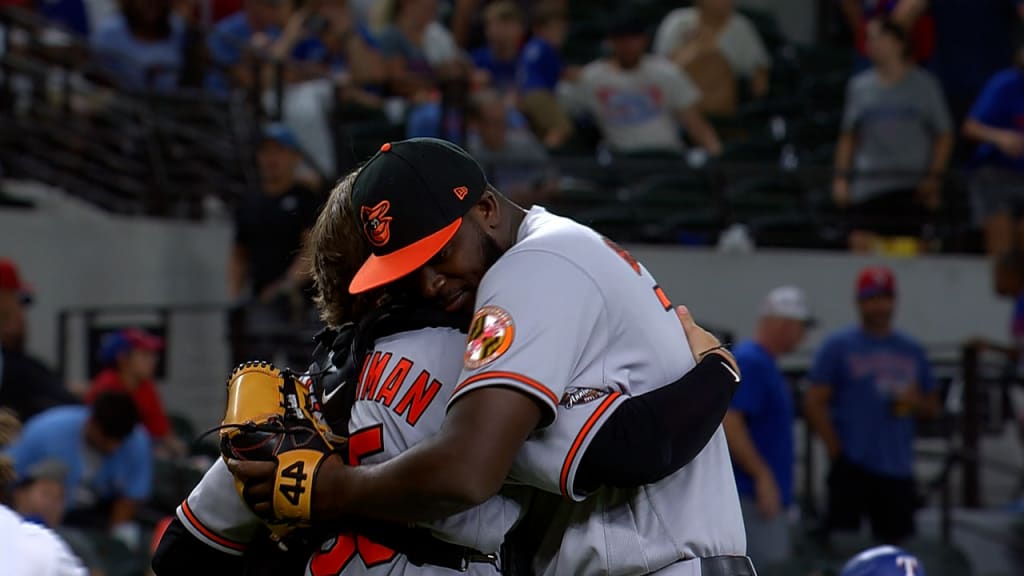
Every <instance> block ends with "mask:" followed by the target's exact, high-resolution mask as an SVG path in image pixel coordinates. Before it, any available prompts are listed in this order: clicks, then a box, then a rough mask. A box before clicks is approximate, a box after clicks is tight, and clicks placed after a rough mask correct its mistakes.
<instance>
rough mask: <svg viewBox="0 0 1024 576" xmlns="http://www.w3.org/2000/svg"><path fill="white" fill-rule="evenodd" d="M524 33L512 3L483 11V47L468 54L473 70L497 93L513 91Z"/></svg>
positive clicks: (520, 16) (502, 0) (500, 2)
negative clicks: (479, 73)
mask: <svg viewBox="0 0 1024 576" xmlns="http://www.w3.org/2000/svg"><path fill="white" fill-rule="evenodd" d="M525 34H526V30H525V27H524V23H523V13H522V11H520V10H519V6H518V5H517V4H516V3H515V2H513V1H512V0H498V1H497V2H492V3H490V4H488V5H487V8H486V9H485V10H484V35H485V36H486V38H487V45H486V46H481V47H480V48H477V49H476V50H473V52H472V53H470V58H471V59H472V60H473V66H475V67H476V69H477V71H479V72H484V73H486V77H487V82H486V84H488V85H490V86H491V87H493V88H495V89H497V90H498V91H499V92H501V93H508V92H511V91H514V90H515V88H516V74H517V70H518V66H519V55H520V53H521V52H522V49H523V37H524V36H525Z"/></svg>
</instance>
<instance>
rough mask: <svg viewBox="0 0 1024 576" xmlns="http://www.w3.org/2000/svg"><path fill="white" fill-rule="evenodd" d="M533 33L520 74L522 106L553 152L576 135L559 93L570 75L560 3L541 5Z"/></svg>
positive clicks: (520, 101) (518, 83) (518, 82)
mask: <svg viewBox="0 0 1024 576" xmlns="http://www.w3.org/2000/svg"><path fill="white" fill-rule="evenodd" d="M532 30H533V37H532V38H531V39H530V41H529V42H527V43H526V45H525V46H524V47H523V50H522V54H521V55H520V57H519V64H518V68H517V72H516V75H517V86H518V91H519V106H520V109H521V110H522V111H523V114H524V115H525V117H526V119H527V121H529V123H530V128H531V129H532V130H533V133H534V134H536V136H537V138H538V139H539V140H540V141H541V142H543V143H544V145H545V146H546V147H548V148H549V149H556V148H561V147H562V146H563V145H565V144H566V142H568V140H569V138H570V137H572V133H573V125H572V120H571V119H570V118H569V116H568V114H567V113H566V111H565V109H564V108H563V106H562V104H561V103H560V102H559V101H558V99H557V97H556V92H555V90H556V88H557V87H558V82H559V80H560V79H561V78H562V75H563V73H564V72H566V71H565V70H564V66H563V64H562V54H561V52H562V44H564V43H565V37H566V34H567V33H568V32H567V31H568V22H567V21H566V13H565V9H564V8H563V7H561V6H559V5H558V4H542V5H540V6H538V7H537V8H536V9H535V10H534V12H533V18H532ZM569 76H570V79H571V78H572V77H574V76H573V75H572V74H569Z"/></svg>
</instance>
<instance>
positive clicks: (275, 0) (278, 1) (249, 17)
mask: <svg viewBox="0 0 1024 576" xmlns="http://www.w3.org/2000/svg"><path fill="white" fill-rule="evenodd" d="M290 14H291V6H290V0H245V9H244V10H242V11H241V12H237V13H235V14H233V15H231V16H228V17H227V18H224V19H223V20H221V21H220V22H218V23H217V25H216V26H214V28H213V30H212V31H211V32H210V36H209V38H208V39H207V48H208V49H209V51H210V57H211V59H212V60H213V64H214V65H215V66H216V67H217V68H218V70H215V71H213V72H211V73H210V74H209V75H208V76H207V79H206V85H207V88H209V89H211V90H214V91H218V92H225V91H227V90H228V89H229V87H230V86H231V83H230V82H229V79H230V80H231V81H233V82H234V83H235V84H237V85H239V86H243V87H246V86H251V85H253V83H254V82H255V80H256V78H254V77H253V70H252V64H251V63H250V62H249V61H248V59H247V57H252V56H254V55H260V54H262V55H266V54H268V53H269V51H270V49H271V47H272V45H273V43H274V41H276V40H277V39H278V38H279V37H280V36H281V30H282V29H283V28H284V25H285V24H286V23H287V22H288V16H289V15H290ZM224 74H227V76H225V75H224Z"/></svg>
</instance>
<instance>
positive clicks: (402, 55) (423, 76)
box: [378, 0, 462, 100]
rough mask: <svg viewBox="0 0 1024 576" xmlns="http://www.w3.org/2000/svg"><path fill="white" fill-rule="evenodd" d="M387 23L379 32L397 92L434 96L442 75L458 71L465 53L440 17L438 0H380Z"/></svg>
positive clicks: (381, 47)
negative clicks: (439, 19)
mask: <svg viewBox="0 0 1024 576" xmlns="http://www.w3.org/2000/svg"><path fill="white" fill-rule="evenodd" d="M380 9H381V10H382V12H383V19H384V25H383V28H382V29H381V31H380V32H379V33H378V42H379V44H380V49H381V52H382V53H383V54H384V57H385V58H386V59H387V65H388V69H389V74H388V75H389V78H390V80H391V82H392V89H393V91H394V92H395V93H397V94H399V95H402V96H406V97H410V98H412V99H413V100H424V99H430V98H432V96H431V93H432V92H433V91H434V90H435V89H436V88H437V82H438V80H439V79H441V78H443V77H446V76H451V75H457V74H458V73H459V72H460V67H461V65H462V62H461V60H462V53H461V52H460V51H459V47H458V46H457V45H456V44H455V40H454V39H453V38H452V36H451V33H450V32H448V30H447V29H445V28H444V27H443V26H441V24H440V23H439V22H438V21H437V10H438V3H437V0H393V1H392V2H390V3H388V2H381V8H380Z"/></svg>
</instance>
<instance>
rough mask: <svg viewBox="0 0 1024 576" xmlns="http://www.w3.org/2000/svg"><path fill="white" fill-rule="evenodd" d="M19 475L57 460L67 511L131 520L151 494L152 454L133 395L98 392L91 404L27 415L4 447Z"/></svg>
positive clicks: (112, 523)
mask: <svg viewBox="0 0 1024 576" xmlns="http://www.w3.org/2000/svg"><path fill="white" fill-rule="evenodd" d="M8 453H9V455H10V456H11V459H12V460H13V461H14V466H15V469H16V470H17V473H18V475H19V477H25V476H27V475H28V474H29V472H30V471H31V470H32V469H33V467H34V466H36V465H37V464H39V463H41V462H44V461H57V462H61V463H62V464H63V465H64V466H65V468H66V470H67V475H66V476H65V479H64V497H65V500H66V502H65V503H66V509H67V510H68V512H69V513H74V512H80V513H87V512H89V511H97V510H103V509H106V505H110V508H109V510H110V511H109V515H110V516H109V522H105V523H104V524H106V525H110V526H117V525H119V524H124V523H128V522H131V521H132V520H133V517H134V513H135V509H136V506H137V504H138V503H139V502H142V501H144V500H146V499H147V498H149V494H150V490H151V488H152V479H153V459H152V458H153V457H152V453H151V449H150V440H149V436H147V435H146V432H145V430H144V429H143V428H142V427H141V426H138V413H137V411H136V408H135V403H134V401H133V400H132V398H131V396H129V395H128V394H125V393H118V392H110V393H105V394H101V395H99V396H98V397H97V398H96V401H95V402H94V403H93V405H92V406H91V407H89V406H61V407H57V408H51V409H50V410H47V411H46V412H42V413H40V414H38V415H37V416H35V417H33V418H32V419H30V420H29V421H28V422H26V424H25V428H24V430H23V431H22V435H21V437H20V438H19V439H18V441H17V442H15V443H14V444H12V445H11V447H10V448H9V450H8Z"/></svg>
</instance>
